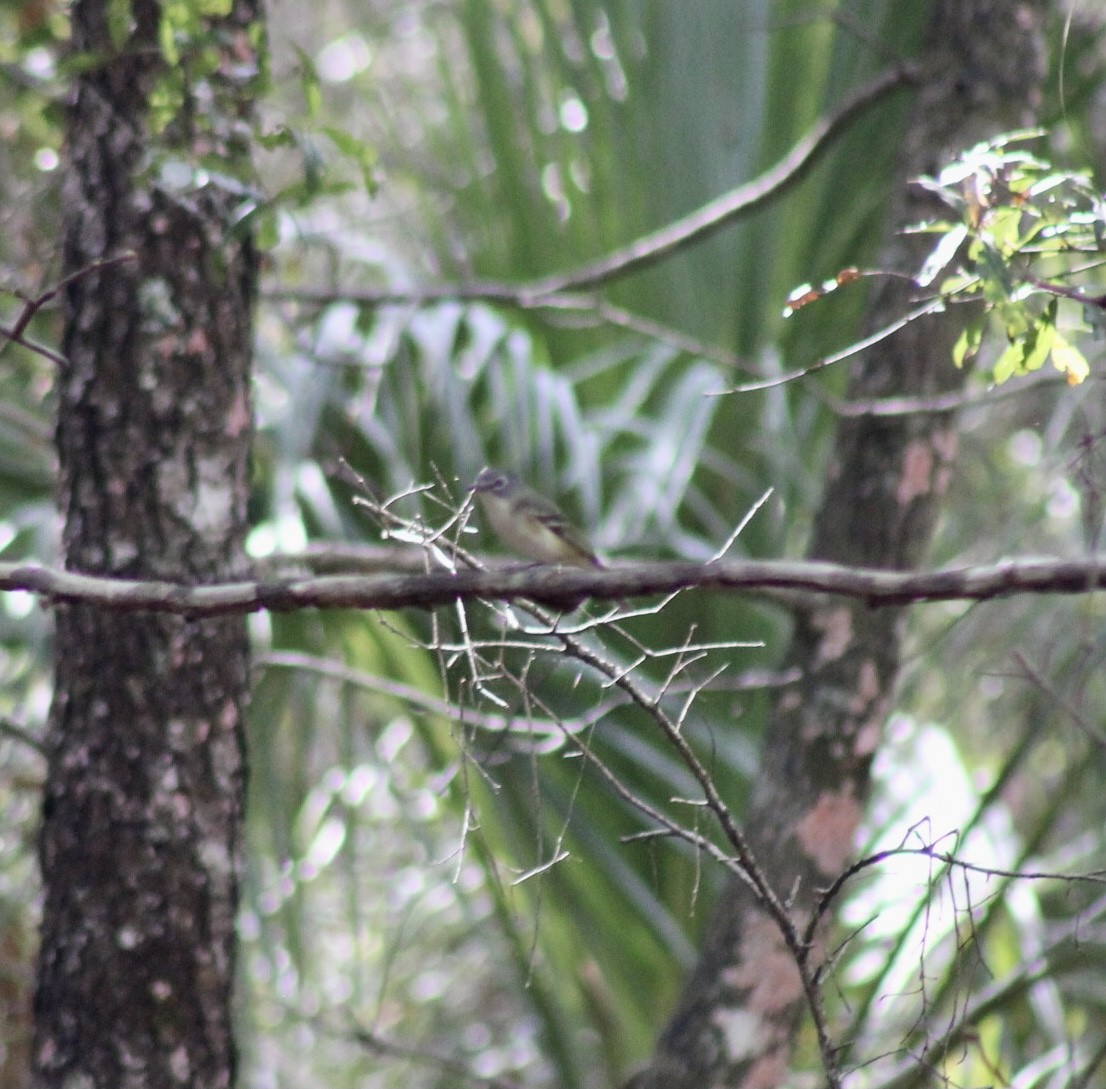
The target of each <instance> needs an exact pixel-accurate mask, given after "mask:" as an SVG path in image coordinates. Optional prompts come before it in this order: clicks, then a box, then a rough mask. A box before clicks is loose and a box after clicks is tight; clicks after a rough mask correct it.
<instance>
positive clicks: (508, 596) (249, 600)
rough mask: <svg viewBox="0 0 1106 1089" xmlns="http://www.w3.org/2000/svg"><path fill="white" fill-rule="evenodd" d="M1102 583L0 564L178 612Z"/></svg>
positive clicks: (895, 598)
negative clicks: (107, 571) (175, 575)
mask: <svg viewBox="0 0 1106 1089" xmlns="http://www.w3.org/2000/svg"><path fill="white" fill-rule="evenodd" d="M1104 587H1106V558H1104V559H1089V560H1041V559H1032V560H1030V559H1024V560H1002V561H1000V562H999V563H996V564H991V565H981V566H976V567H958V568H944V569H941V570H938V571H928V572H908V571H884V570H877V569H872V568H855V567H844V566H841V565H838V564H831V563H807V562H789V561H780V562H767V563H756V562H744V561H736V560H724V561H717V562H713V563H704V564H697V563H627V564H621V565H619V566H616V567H610V568H605V569H602V570H599V569H596V570H591V569H587V570H585V569H583V568H571V569H570V568H563V567H548V566H532V567H506V568H498V569H495V570H487V571H478V570H463V571H459V572H456V573H451V572H448V571H435V572H431V573H428V574H399V573H389V574H373V575H320V576H312V577H298V576H293V577H287V578H262V579H256V580H251V581H243V582H231V583H223V584H220V585H213V586H184V585H180V584H178V583H173V582H160V581H149V582H147V581H138V580H132V579H113V578H104V577H100V576H94V575H82V574H78V573H76V572H73V571H62V570H58V569H56V568H49V567H42V566H39V565H36V564H12V563H5V564H0V590H8V591H12V590H25V591H29V592H30V593H35V594H41V595H42V596H43V597H45V598H48V599H49V600H51V601H53V602H85V603H88V604H95V605H101V606H103V607H105V608H108V609H120V610H132V611H134V610H143V611H150V612H163V613H178V614H182V615H188V616H218V615H222V614H227V613H245V612H257V611H260V610H262V609H269V610H272V611H274V612H279V611H289V610H294V609H306V608H316V609H402V608H411V607H414V608H423V609H429V608H434V607H436V606H441V605H448V604H450V603H452V602H454V601H458V600H460V599H465V598H485V599H492V598H494V599H499V600H505V601H512V600H515V599H518V598H528V599H531V600H536V601H539V602H543V603H546V604H554V605H556V604H561V605H566V606H573V605H575V604H578V603H579V602H580V601H583V600H584V599H586V598H595V599H600V600H603V599H606V600H623V599H626V598H630V597H639V596H642V595H651V594H665V593H672V592H673V591H676V590H687V589H711V590H723V591H729V592H735V593H741V592H747V593H758V594H771V595H776V596H779V595H781V594H782V595H784V596H785V597H786V598H787V599H788V600H789V601H790V602H791V603H792V604H796V605H798V604H807V603H809V602H808V600H807V595H810V594H824V595H830V596H835V597H842V598H849V599H853V600H857V601H861V602H864V603H866V604H868V605H871V606H879V605H902V604H910V603H915V602H922V601H952V600H963V601H981V600H984V599H987V598H993V597H1002V596H1009V595H1011V594H1081V593H1087V592H1089V591H1092V590H1099V589H1102V588H1104ZM796 595H797V596H796Z"/></svg>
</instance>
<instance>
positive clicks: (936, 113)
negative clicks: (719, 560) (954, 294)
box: [634, 0, 1046, 1089]
mask: <svg viewBox="0 0 1106 1089" xmlns="http://www.w3.org/2000/svg"><path fill="white" fill-rule="evenodd" d="M1045 6H1046V5H1045V4H1044V2H1043V0H1027V2H1022V0H937V2H936V3H935V4H934V5H933V16H932V23H931V26H930V31H929V36H928V41H927V45H926V48H925V51H924V55H923V57H922V58H921V63H922V65H923V68H924V77H923V84H922V86H921V88H920V89H919V91H918V93H917V97H916V100H915V103H914V106H913V108H912V112H911V115H910V119H909V122H908V126H907V129H906V131H905V132H904V137H903V146H902V152H901V156H900V169H899V180H898V183H897V186H898V188H897V191H898V193H899V198H898V199H897V201H896V202H895V204H894V206H893V208H892V216H891V229H892V231H893V232H895V233H893V234H892V236H891V237H890V240H889V241H888V243H887V246H886V247H885V252H884V255H883V257H882V258H881V260H880V262H879V266H880V267H883V268H898V269H901V270H902V271H904V272H907V273H910V272H913V271H916V270H917V269H918V268H919V267H920V264H921V260H922V257H923V255H924V253H925V250H926V248H927V247H928V246H929V245H930V244H931V242H929V241H928V240H926V239H924V238H923V239H918V238H917V237H910V236H903V235H902V234H900V233H898V232H900V231H901V230H902V228H903V227H905V226H907V225H909V224H911V223H916V222H918V221H919V220H921V219H924V218H926V216H928V215H932V214H933V212H934V208H933V206H932V203H931V202H930V198H927V197H926V195H925V194H924V193H922V192H920V191H919V190H918V189H917V188H916V187H910V186H909V180H910V179H911V178H914V177H917V176H918V175H921V174H927V173H933V172H934V171H935V170H937V169H939V168H940V166H941V165H942V164H943V162H945V161H947V159H948V158H949V157H951V156H952V155H955V154H956V153H958V152H959V151H961V150H963V149H964V148H966V147H968V146H971V145H972V144H974V143H976V142H978V141H979V140H980V139H983V138H985V137H986V136H989V135H993V134H995V133H997V132H999V131H1003V130H1006V129H1009V128H1014V127H1018V126H1021V125H1024V124H1027V123H1030V122H1031V121H1032V117H1033V109H1034V107H1035V106H1036V103H1037V99H1038V97H1039V93H1040V88H1041V84H1042V80H1043V75H1044V72H1043V61H1044V48H1043V41H1042V33H1043V28H1042V25H1041V24H1042V21H1043V20H1042V12H1043V9H1044V8H1045ZM842 186H843V188H842V192H843V193H845V194H846V197H845V198H843V199H847V191H848V185H847V179H843V180H842ZM913 293H914V288H913V285H911V284H910V283H909V282H908V281H902V280H894V279H890V278H889V279H888V280H887V281H886V284H885V286H884V288H883V289H882V290H880V291H878V292H877V293H876V294H875V296H874V297H873V299H872V304H871V307H870V314H869V319H868V326H869V328H870V329H872V330H875V329H879V328H882V327H884V326H885V325H886V324H888V323H889V322H891V321H893V320H895V319H896V318H898V317H900V316H901V315H903V314H904V313H906V312H907V311H908V310H909V309H910V308H911V307H912V306H913V305H914V300H913V298H912V295H913ZM958 331H959V325H958V319H957V317H956V316H952V315H940V316H935V317H929V318H926V319H924V320H919V321H916V322H914V323H912V324H911V325H909V326H908V327H907V328H906V329H904V330H903V331H902V332H900V333H899V334H898V335H896V336H895V337H893V338H891V339H890V340H887V341H884V342H883V343H882V344H880V345H879V346H878V347H877V348H874V349H872V350H870V351H869V352H867V353H866V354H865V356H864V357H863V359H862V360H861V361H860V364H859V366H858V367H857V369H856V371H855V372H854V374H853V376H852V380H851V382H850V387H849V395H848V396H849V399H850V400H852V401H855V402H867V401H871V400H873V399H877V398H880V397H888V396H900V397H901V396H916V397H925V396H931V395H934V394H938V393H945V392H949V391H951V390H953V389H956V388H958V387H959V386H960V385H961V384H962V382H963V380H964V374H963V372H961V371H957V370H956V369H955V368H954V367H953V365H952V362H951V349H952V345H953V342H954V341H955V338H956V336H957V334H958ZM955 448H956V421H955V418H954V416H952V415H951V414H935V413H926V414H918V415H915V416H906V417H893V418H888V417H883V418H880V417H875V416H859V417H856V418H850V419H848V420H846V421H845V422H843V423H842V425H841V428H840V430H839V433H838V436H837V441H836V445H835V448H834V450H833V452H832V456H831V460H830V463H829V468H828V476H827V482H826V491H825V498H824V500H823V503H822V507H821V510H820V511H819V513H818V515H817V517H816V520H815V524H814V530H813V537H812V542H811V546H810V549H809V554H810V556H811V558H813V559H822V560H834V561H838V562H841V563H848V564H863V565H868V566H875V567H888V568H898V569H904V568H910V567H912V566H914V565H916V564H917V563H918V562H919V561H920V560H921V559H922V558H923V557H924V555H925V552H926V549H927V547H928V544H929V541H930V538H931V536H932V532H933V528H934V524H935V522H936V516H937V511H938V504H939V500H940V497H941V494H942V492H943V490H944V487H945V484H946V482H947V480H948V477H949V474H950V473H951V471H952V468H951V465H952V459H953V455H954V452H955ZM903 616H904V612H903V610H901V609H895V608H883V609H878V610H873V609H865V608H863V607H850V606H848V605H839V604H835V605H829V606H826V607H820V608H817V609H813V610H811V611H808V612H805V613H801V614H800V615H798V616H797V617H796V628H795V634H794V637H793V641H792V646H791V651H790V660H789V662H788V667H789V668H790V669H794V670H796V671H797V674H798V676H799V678H800V679H799V680H798V681H797V682H796V683H795V684H793V685H791V686H789V687H788V688H787V689H785V690H783V691H782V692H781V693H780V695H779V697H778V698H777V700H776V703H775V707H774V710H773V713H772V716H771V721H770V725H769V726H768V728H767V730H766V732H765V736H766V738H767V741H766V746H765V750H764V754H763V760H762V768H761V771H760V774H759V776H758V780H757V789H756V792H755V796H754V798H753V802H752V805H751V807H750V811H749V813H748V815H747V834H748V837H749V840H750V843H751V844H752V846H753V848H754V851H755V854H756V856H757V858H758V859H759V861H760V864H761V867H762V868H763V871H764V872H765V873H767V874H768V875H769V876H770V877H771V879H772V881H773V885H774V888H775V890H776V893H777V895H778V897H779V898H780V900H781V901H784V902H786V903H787V904H788V905H789V907H790V909H791V911H792V913H793V917H794V919H795V920H796V922H797V924H798V926H799V927H800V929H801V928H802V927H803V926H804V925H805V924H806V922H807V921H808V920H809V919H810V917H811V915H812V912H813V909H814V906H815V904H816V903H817V899H818V897H819V896H820V895H821V892H822V890H823V889H824V888H825V887H826V885H827V883H828V882H829V881H830V880H832V878H833V877H835V876H836V875H837V874H839V873H840V871H841V870H842V869H843V867H844V866H845V865H847V863H848V862H849V860H850V858H851V855H852V850H853V840H854V837H855V834H856V830H857V827H858V824H859V822H860V819H861V816H862V814H863V811H864V805H865V801H866V799H867V795H868V786H869V769H870V767H871V761H872V757H873V756H874V754H875V752H876V750H877V748H878V746H879V744H880V742H881V738H882V728H883V722H884V719H885V717H886V715H887V713H888V710H889V708H890V706H891V699H892V695H893V688H894V684H895V681H896V678H897V675H898V671H899V664H900V651H899V632H900V626H901V623H902V620H903ZM807 1006H808V999H807V996H806V994H805V993H804V990H803V987H802V985H801V982H800V979H799V975H798V972H797V970H796V967H795V961H794V958H793V956H792V954H791V952H790V951H789V950H788V949H787V947H786V945H785V943H784V939H783V936H782V935H781V934H780V932H779V929H778V928H777V927H776V925H775V924H774V923H773V922H772V921H771V920H770V919H769V918H768V916H767V915H765V914H764V912H763V911H762V910H761V908H760V906H759V905H758V904H756V903H754V902H753V900H752V898H751V896H750V895H749V893H748V890H747V889H746V888H745V887H744V886H743V885H738V884H736V883H735V884H734V885H733V886H732V887H731V888H730V890H729V893H728V895H727V896H726V897H725V899H724V901H723V902H722V903H721V904H720V905H719V906H718V908H717V910H716V913H715V916H714V918H713V920H712V924H711V926H710V928H709V932H708V935H707V938H706V941H705V944H704V948H703V953H702V957H701V960H700V962H699V965H698V967H697V969H696V971H695V973H694V975H693V977H692V979H691V980H690V982H689V985H688V987H687V990H686V992H685V995H684V998H683V1001H682V1002H681V1004H680V1007H679V1009H678V1010H677V1012H676V1015H675V1016H674V1018H673V1019H672V1021H671V1022H670V1024H669V1026H668V1028H667V1030H666V1032H665V1034H664V1036H663V1038H662V1040H661V1042H660V1045H659V1047H658V1050H657V1054H656V1056H655V1058H654V1061H653V1063H652V1065H651V1066H650V1067H649V1068H648V1069H647V1070H646V1071H644V1072H643V1073H642V1074H641V1075H639V1076H638V1077H637V1078H636V1079H635V1081H634V1085H635V1086H636V1087H640V1089H654V1087H655V1089H660V1087H662V1086H663V1087H664V1089H706V1087H708V1086H755V1087H756V1089H771V1087H773V1086H777V1085H780V1084H782V1083H783V1082H784V1081H785V1080H786V1078H787V1076H788V1073H789V1070H790V1064H791V1054H792V1050H793V1047H794V1041H795V1036H796V1032H797V1028H798V1025H799V1024H800V1022H801V1018H802V1015H803V1013H804V1012H805V1011H806V1010H807Z"/></svg>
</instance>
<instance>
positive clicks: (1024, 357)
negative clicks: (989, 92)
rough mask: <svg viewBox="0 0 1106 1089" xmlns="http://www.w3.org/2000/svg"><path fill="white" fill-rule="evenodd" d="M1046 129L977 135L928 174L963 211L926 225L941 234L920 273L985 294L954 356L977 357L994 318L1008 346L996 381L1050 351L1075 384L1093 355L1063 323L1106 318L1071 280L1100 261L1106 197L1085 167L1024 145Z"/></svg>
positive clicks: (925, 281)
mask: <svg viewBox="0 0 1106 1089" xmlns="http://www.w3.org/2000/svg"><path fill="white" fill-rule="evenodd" d="M1041 136H1042V134H1041V133H1040V132H1022V133H1011V134H1008V135H1005V136H1003V137H1001V138H999V139H996V140H991V141H988V142H986V143H982V144H978V145H976V146H975V147H973V148H971V149H969V150H968V151H967V152H965V153H964V155H962V156H961V157H960V158H959V159H957V160H956V161H955V162H953V163H950V164H949V165H948V166H947V167H945V168H944V169H943V170H942V171H941V173H940V174H939V175H938V176H937V177H936V178H923V179H921V184H922V185H924V186H925V187H926V188H927V189H929V190H930V191H931V192H933V193H935V194H936V195H937V196H939V197H940V198H941V199H942V200H943V201H944V202H945V203H946V204H947V205H949V207H950V208H952V209H953V210H954V211H955V212H956V213H957V214H958V216H959V219H958V220H955V221H942V222H930V223H927V224H925V225H923V227H921V228H919V229H920V230H925V231H927V232H930V233H933V234H936V235H937V243H936V245H935V246H934V248H933V251H932V252H931V254H930V256H929V259H928V260H927V261H926V263H925V264H924V265H923V267H922V269H921V271H920V272H919V274H918V282H919V283H920V284H921V285H922V286H927V285H929V284H930V283H932V282H934V281H935V280H936V279H937V277H938V276H942V275H943V277H944V278H943V279H942V281H941V284H940V291H941V295H942V297H943V298H944V299H945V300H946V301H947V303H949V304H950V305H953V304H958V303H964V302H972V301H976V300H978V301H979V302H981V303H982V308H983V313H982V314H981V315H978V316H974V317H973V318H972V320H971V322H970V324H969V325H968V326H967V327H966V328H965V330H964V332H963V333H962V334H961V336H960V339H959V340H958V341H957V344H956V348H955V351H954V354H953V360H954V362H955V363H956V365H957V366H963V365H964V364H965V363H968V362H971V361H972V360H974V358H975V356H976V355H977V354H978V352H979V349H980V347H981V346H982V344H983V343H984V333H985V331H986V328H987V326H988V325H997V326H998V328H999V329H1000V330H1001V332H1002V333H1003V335H1004V336H1005V338H1006V341H1007V346H1006V348H1005V349H1004V350H1003V351H1002V352H1001V354H1000V355H999V356H998V358H997V359H996V360H995V361H994V363H993V364H992V366H991V378H992V380H993V381H994V382H995V383H996V384H1001V383H1003V382H1006V381H1007V380H1008V379H1010V378H1012V377H1014V376H1015V375H1024V374H1030V373H1032V372H1033V371H1036V370H1039V369H1040V368H1041V367H1042V366H1043V365H1044V363H1045V362H1046V361H1047V360H1048V359H1049V358H1050V357H1051V359H1052V364H1053V366H1054V367H1055V368H1056V370H1058V371H1060V373H1061V374H1063V375H1064V376H1065V378H1066V379H1067V381H1068V382H1069V383H1071V384H1072V385H1077V384H1078V383H1080V382H1082V381H1084V380H1085V379H1086V378H1087V377H1088V375H1089V374H1090V365H1089V364H1088V362H1087V360H1086V358H1085V356H1084V355H1083V353H1082V352H1081V351H1080V349H1079V348H1078V347H1077V346H1076V345H1075V344H1074V343H1073V342H1072V339H1071V337H1070V336H1069V335H1065V332H1067V331H1068V330H1071V331H1072V332H1083V331H1086V330H1088V329H1090V328H1094V329H1098V330H1102V329H1103V327H1104V321H1103V305H1102V301H1101V299H1099V298H1097V297H1093V296H1090V295H1085V294H1084V293H1083V292H1082V291H1080V290H1078V289H1077V288H1076V287H1074V286H1072V285H1071V283H1070V282H1068V281H1071V280H1072V279H1073V278H1085V277H1086V275H1087V273H1088V272H1090V271H1093V270H1094V268H1096V267H1097V266H1098V265H1100V263H1101V258H1100V255H1101V254H1102V252H1103V248H1104V244H1106V206H1104V205H1103V202H1102V197H1101V194H1099V193H1098V192H1097V190H1096V189H1095V187H1094V185H1093V184H1092V182H1091V180H1090V177H1089V176H1088V174H1087V173H1086V172H1085V171H1061V170H1057V169H1056V168H1055V167H1053V166H1052V164H1051V163H1049V162H1047V161H1045V160H1043V159H1041V158H1039V157H1037V156H1036V155H1034V154H1032V153H1031V152H1029V151H1027V150H1025V147H1024V145H1025V144H1026V143H1027V142H1030V141H1038V142H1039V141H1040V139H1041ZM958 254H962V257H961V258H960V260H959V261H958V263H957V264H956V266H955V269H954V271H953V272H952V273H951V274H949V272H948V269H949V266H950V264H952V263H953V262H954V260H955V259H956V257H957V255H958ZM1088 258H1091V259H1090V260H1088ZM1061 326H1062V327H1063V328H1064V330H1065V332H1061Z"/></svg>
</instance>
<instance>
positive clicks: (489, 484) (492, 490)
mask: <svg viewBox="0 0 1106 1089" xmlns="http://www.w3.org/2000/svg"><path fill="white" fill-rule="evenodd" d="M471 491H472V492H473V493H474V494H475V495H476V497H477V498H478V499H479V500H480V505H481V506H482V507H483V508H484V514H485V515H486V516H487V519H488V523H489V524H490V525H491V527H492V529H493V530H494V531H495V534H496V536H497V537H498V538H499V539H500V540H501V541H502V542H503V543H504V544H505V545H506V546H507V547H508V548H510V549H511V550H512V551H513V552H517V553H518V554H519V555H520V556H525V557H526V558H527V559H528V560H534V561H536V562H537V563H559V564H569V565H571V566H573V567H602V566H603V564H602V563H600V562H599V558H598V557H597V556H596V555H595V553H594V552H593V551H592V547H591V545H590V544H589V543H588V539H587V538H586V537H585V536H584V534H583V533H581V532H580V530H578V529H577V528H576V527H575V526H574V525H573V524H572V523H571V522H569V521H568V519H567V518H565V516H564V514H562V513H561V510H560V508H559V507H558V506H557V505H556V503H553V502H551V501H550V500H548V499H546V498H545V496H543V495H539V494H538V493H537V492H536V491H534V490H533V488H528V487H527V486H526V485H525V484H523V483H522V481H521V480H519V479H518V477H517V476H515V475H514V474H513V473H506V472H503V471H502V470H501V469H483V470H481V472H480V475H479V476H478V477H477V478H476V483H475V484H473V486H472V488H471Z"/></svg>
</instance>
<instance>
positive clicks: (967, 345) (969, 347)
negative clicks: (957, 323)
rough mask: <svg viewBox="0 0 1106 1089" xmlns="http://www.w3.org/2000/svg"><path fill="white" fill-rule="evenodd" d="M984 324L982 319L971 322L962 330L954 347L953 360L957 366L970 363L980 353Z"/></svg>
mask: <svg viewBox="0 0 1106 1089" xmlns="http://www.w3.org/2000/svg"><path fill="white" fill-rule="evenodd" d="M984 325H985V322H984V320H983V319H980V320H979V321H973V322H971V323H970V324H969V325H966V326H965V327H964V328H963V329H962V330H961V331H960V336H958V337H957V338H956V343H955V344H954V345H953V347H952V361H953V363H955V364H956V366H957V367H963V366H964V364H965V363H970V362H971V361H972V360H973V359H975V357H976V356H977V355H978V354H979V346H980V344H981V343H982V341H983V328H984Z"/></svg>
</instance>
